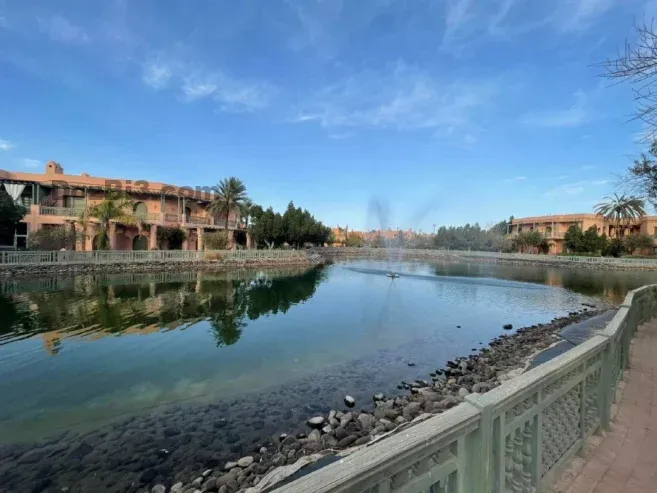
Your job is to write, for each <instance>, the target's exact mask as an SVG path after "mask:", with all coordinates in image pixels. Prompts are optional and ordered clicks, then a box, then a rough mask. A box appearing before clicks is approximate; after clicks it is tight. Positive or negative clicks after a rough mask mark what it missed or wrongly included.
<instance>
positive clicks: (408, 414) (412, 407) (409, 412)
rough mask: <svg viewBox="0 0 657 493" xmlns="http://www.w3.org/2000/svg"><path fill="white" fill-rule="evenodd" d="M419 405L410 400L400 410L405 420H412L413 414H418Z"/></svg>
mask: <svg viewBox="0 0 657 493" xmlns="http://www.w3.org/2000/svg"><path fill="white" fill-rule="evenodd" d="M420 406H421V404H420V403H419V402H410V403H409V404H408V406H406V407H405V408H404V410H403V411H402V414H403V415H404V418H406V420H407V421H412V420H413V418H415V416H417V415H418V414H420Z"/></svg>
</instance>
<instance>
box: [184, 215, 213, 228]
mask: <svg viewBox="0 0 657 493" xmlns="http://www.w3.org/2000/svg"><path fill="white" fill-rule="evenodd" d="M212 219H213V218H212V217H203V216H192V215H189V216H186V217H185V224H198V225H199V226H210V225H211V224H213V222H212Z"/></svg>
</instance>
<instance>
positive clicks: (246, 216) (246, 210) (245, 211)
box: [240, 198, 253, 229]
mask: <svg viewBox="0 0 657 493" xmlns="http://www.w3.org/2000/svg"><path fill="white" fill-rule="evenodd" d="M251 209H253V202H252V201H251V199H249V198H247V199H246V200H245V201H244V204H243V205H242V207H241V210H240V213H241V214H242V220H243V221H244V229H249V220H250V219H251Z"/></svg>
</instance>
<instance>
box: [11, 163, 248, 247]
mask: <svg viewBox="0 0 657 493" xmlns="http://www.w3.org/2000/svg"><path fill="white" fill-rule="evenodd" d="M0 186H2V187H4V188H5V189H6V191H7V192H8V193H9V195H11V196H12V198H13V199H14V200H16V201H17V202H18V203H21V204H22V205H24V206H25V207H26V208H27V211H28V212H27V215H26V216H25V217H24V218H23V221H22V222H21V224H20V225H19V227H18V228H17V231H16V235H15V238H14V245H13V246H14V247H15V248H18V249H22V248H25V247H26V245H27V240H28V238H29V235H30V234H32V233H34V232H35V231H38V230H39V229H41V228H48V227H53V226H68V227H70V228H75V230H76V232H77V233H83V234H78V235H76V238H78V239H77V240H76V244H75V249H76V250H93V249H94V248H95V246H96V244H97V236H98V221H97V220H96V219H94V218H91V219H90V221H89V224H87V225H86V226H83V225H82V224H80V220H79V219H80V215H81V214H82V212H83V211H84V210H85V208H86V207H88V206H91V205H94V204H98V203H101V202H103V201H104V200H105V199H106V198H107V196H108V193H110V191H118V192H120V193H124V194H125V195H126V196H127V197H128V198H129V199H130V200H131V201H132V202H133V211H132V212H133V214H134V215H136V216H137V217H139V218H140V219H141V222H142V227H140V228H139V227H136V226H126V225H122V224H119V223H116V222H111V223H110V230H109V231H108V236H109V242H110V247H111V248H112V249H113V250H153V249H157V248H158V244H157V231H158V228H161V227H165V226H167V227H168V226H173V227H181V228H183V229H184V230H185V232H186V234H187V238H186V240H185V242H184V243H183V249H186V250H202V249H203V235H204V233H205V232H206V231H216V230H225V229H226V228H227V230H228V232H229V234H228V236H229V242H230V245H231V247H232V248H235V246H236V244H237V242H238V241H239V242H240V243H242V244H244V245H245V246H246V247H247V248H248V247H250V245H249V243H250V242H249V238H248V235H246V232H245V231H244V230H243V228H242V227H241V225H240V224H239V217H238V215H237V214H235V213H231V214H230V215H229V217H228V221H226V217H225V216H224V217H218V216H216V215H213V214H210V213H209V211H208V206H209V204H210V203H211V201H212V199H213V194H212V192H211V190H210V188H209V187H205V188H203V189H192V188H191V187H176V186H173V185H167V184H164V183H157V182H149V181H146V180H138V181H133V180H127V179H110V178H100V177H93V176H89V175H88V174H86V173H83V174H81V175H67V174H66V173H64V169H63V168H62V166H61V165H60V164H59V163H56V162H54V161H50V162H48V163H47V164H46V169H45V173H43V174H41V173H22V172H11V171H5V170H0Z"/></svg>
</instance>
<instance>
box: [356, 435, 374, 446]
mask: <svg viewBox="0 0 657 493" xmlns="http://www.w3.org/2000/svg"><path fill="white" fill-rule="evenodd" d="M370 440H371V438H370V437H369V436H364V437H360V438H359V439H358V440H356V441H355V442H354V446H357V445H365V444H366V443H367V442H369V441H370Z"/></svg>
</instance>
